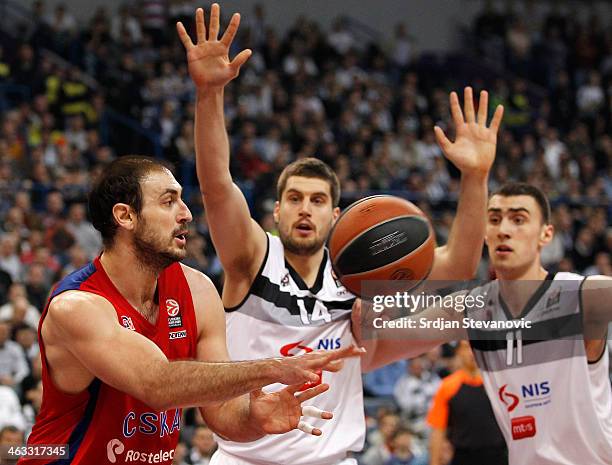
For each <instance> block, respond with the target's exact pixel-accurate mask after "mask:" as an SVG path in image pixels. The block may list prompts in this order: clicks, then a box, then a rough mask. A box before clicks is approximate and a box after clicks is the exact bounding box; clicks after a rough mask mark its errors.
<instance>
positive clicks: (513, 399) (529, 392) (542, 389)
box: [498, 381, 552, 412]
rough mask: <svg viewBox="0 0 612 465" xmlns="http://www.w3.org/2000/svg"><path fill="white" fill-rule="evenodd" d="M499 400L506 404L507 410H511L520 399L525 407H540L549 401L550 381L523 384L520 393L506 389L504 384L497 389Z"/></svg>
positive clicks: (506, 386)
mask: <svg viewBox="0 0 612 465" xmlns="http://www.w3.org/2000/svg"><path fill="white" fill-rule="evenodd" d="M498 396H499V400H501V401H502V402H503V404H504V405H505V406H506V409H507V410H508V412H512V411H513V410H514V409H515V408H516V407H517V406H518V405H519V403H520V401H521V400H522V401H523V402H524V404H525V408H533V407H542V406H544V405H548V404H550V402H551V397H552V395H551V387H550V382H548V381H542V382H539V383H531V384H523V385H522V386H521V390H520V394H519V393H516V392H511V391H509V390H508V385H507V384H504V385H503V386H502V387H501V388H499V391H498Z"/></svg>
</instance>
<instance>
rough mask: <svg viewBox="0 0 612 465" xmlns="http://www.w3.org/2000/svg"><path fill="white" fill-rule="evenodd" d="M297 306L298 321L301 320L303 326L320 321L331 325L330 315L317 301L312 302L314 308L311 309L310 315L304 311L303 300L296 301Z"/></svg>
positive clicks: (304, 304)
mask: <svg viewBox="0 0 612 465" xmlns="http://www.w3.org/2000/svg"><path fill="white" fill-rule="evenodd" d="M297 304H298V307H299V308H300V319H301V320H302V323H303V324H305V325H309V324H311V323H313V322H316V321H321V320H323V321H325V323H331V315H330V314H329V310H327V307H326V306H325V305H323V304H322V303H321V302H319V301H318V300H315V301H314V306H313V307H312V312H311V314H310V315H309V314H308V313H309V312H308V310H307V309H306V303H305V302H304V299H297ZM309 316H310V318H309Z"/></svg>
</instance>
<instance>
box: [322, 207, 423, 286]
mask: <svg viewBox="0 0 612 465" xmlns="http://www.w3.org/2000/svg"><path fill="white" fill-rule="evenodd" d="M408 218H410V219H412V218H416V219H418V220H419V221H422V222H424V223H425V224H426V225H427V229H428V230H429V236H428V238H429V237H432V234H433V231H432V228H431V224H430V222H429V221H428V220H427V218H425V217H423V216H420V215H416V214H412V215H401V216H394V217H393V218H388V219H386V220H384V221H381V222H379V223H376V224H373V225H372V226H370V227H369V228H367V229H364V230H363V231H360V233H359V234H358V235H356V236H355V237H353V238H352V239H351V240H350V241H348V242H347V243H346V244H345V245H344V246H343V247H342V248H341V249H340V250H339V251H338V253H337V254H336V256H335V258H334V260H332V265H334V271H335V272H336V274H338V276H339V277H340V276H341V275H340V274H339V270H337V269H336V267H335V265H336V262H337V261H338V258H339V257H340V256H341V255H342V254H343V253H344V252H345V251H346V249H348V248H349V247H350V246H351V245H352V244H353V243H355V241H357V240H358V239H359V238H360V237H361V236H363V235H364V234H366V233H367V232H369V231H371V230H372V229H374V228H378V227H379V226H382V225H384V224H386V223H390V222H391V221H396V220H401V219H408ZM427 242H428V239H426V240H425V241H424V242H423V243H422V244H421V245H419V246H418V247H417V248H416V249H414V250H412V251H411V252H410V253H414V252H416V251H417V250H419V249H420V248H421V247H422V246H423V245H425V244H427ZM399 260H401V258H400V259H398V260H395V261H393V262H391V263H388V264H387V265H391V264H392V263H396V262H397V261H399ZM387 265H385V266H387ZM379 268H383V267H377V268H374V269H375V270H376V269H379ZM370 271H373V270H368V271H364V272H361V273H351V274H350V275H342V276H357V275H360V274H363V273H368V272H370Z"/></svg>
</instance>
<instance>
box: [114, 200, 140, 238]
mask: <svg viewBox="0 0 612 465" xmlns="http://www.w3.org/2000/svg"><path fill="white" fill-rule="evenodd" d="M113 218H114V219H115V222H116V223H117V225H118V226H119V227H120V228H124V229H127V230H128V231H132V230H133V229H134V228H135V227H136V222H135V219H136V214H135V213H134V211H133V210H132V207H130V206H129V205H128V204H126V203H116V204H115V205H114V206H113Z"/></svg>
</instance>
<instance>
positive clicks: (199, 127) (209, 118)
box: [194, 88, 232, 199]
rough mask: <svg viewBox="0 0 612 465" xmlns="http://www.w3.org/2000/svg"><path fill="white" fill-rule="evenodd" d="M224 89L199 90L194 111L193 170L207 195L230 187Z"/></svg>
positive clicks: (203, 192)
mask: <svg viewBox="0 0 612 465" xmlns="http://www.w3.org/2000/svg"><path fill="white" fill-rule="evenodd" d="M223 95H224V93H223V89H222V88H220V89H198V91H197V96H196V111H195V123H194V130H195V150H196V170H197V174H198V180H199V182H200V190H201V191H202V195H204V198H205V199H206V196H207V195H209V194H212V193H219V191H220V190H223V189H230V188H232V177H231V174H230V169H229V157H230V147H229V140H228V137H227V131H226V128H225V116H224V111H223Z"/></svg>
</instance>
